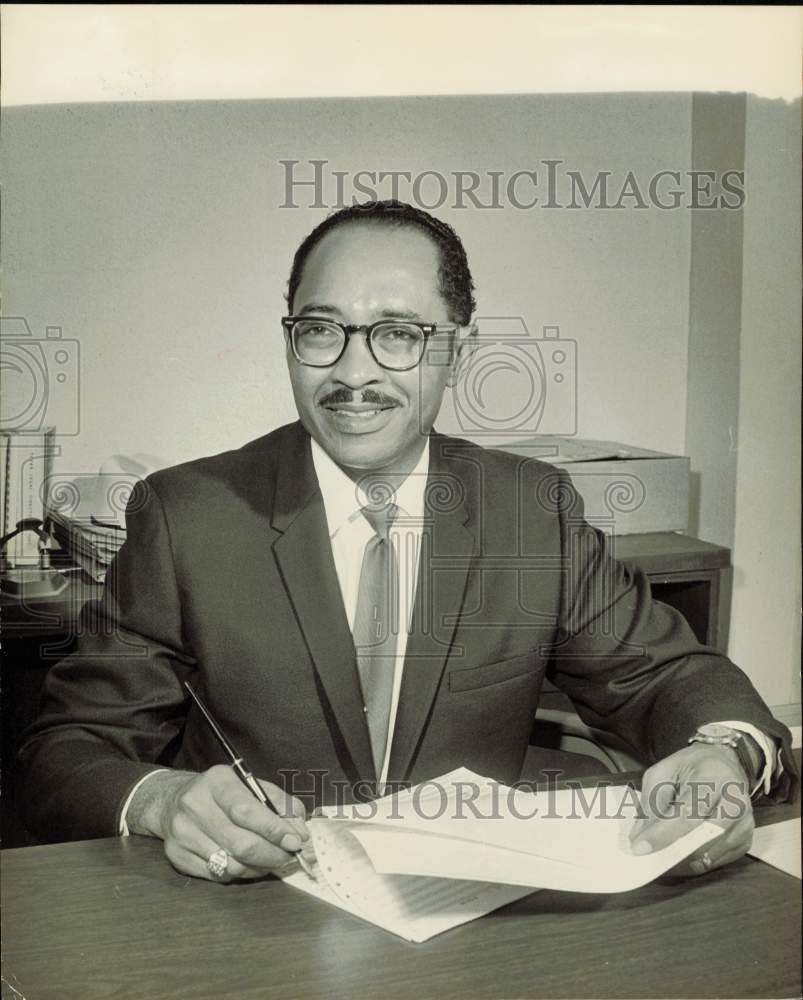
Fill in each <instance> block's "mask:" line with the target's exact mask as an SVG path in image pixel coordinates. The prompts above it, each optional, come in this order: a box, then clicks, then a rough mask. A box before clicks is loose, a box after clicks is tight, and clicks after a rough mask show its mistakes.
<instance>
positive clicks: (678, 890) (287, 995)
mask: <svg viewBox="0 0 803 1000" xmlns="http://www.w3.org/2000/svg"><path fill="white" fill-rule="evenodd" d="M795 813H798V814H799V808H797V809H796V807H794V806H782V807H765V808H760V809H757V820H758V822H759V823H764V822H768V821H774V820H778V819H783V818H788V817H790V816H791V815H794V814H795ZM1 860H2V876H3V878H2V890H3V909H2V916H3V952H4V969H3V976H4V988H3V998H4V1000H12V998H13V1000H19V997H20V996H22V997H25V998H26V1000H79V998H80V1000H95V998H101V997H104V998H109V997H120V998H125V1000H138V998H142V1000H146V998H147V1000H160V998H171V1000H176V998H179V997H186V998H192V1000H206V998H209V1000H224V998H235V997H236V998H240V1000H246V998H251V1000H271V998H275V1000H295V998H303V1000H314V998H317V997H327V998H348V1000H359V998H375V997H382V1000H394V998H402V997H405V998H407V997H414V998H430V997H437V998H438V1000H446V998H450V997H455V998H458V997H459V998H461V1000H462V998H483V1000H490V998H503V997H504V998H510V997H519V998H524V997H527V998H535V997H539V998H540V997H549V998H557V997H575V998H581V997H608V998H613V997H645V998H646V997H765V996H766V997H796V996H800V989H801V979H800V931H801V928H800V882H799V881H798V880H797V879H795V878H793V877H792V876H790V875H785V874H783V873H782V872H779V871H777V870H776V869H774V868H770V867H769V866H768V865H765V864H763V863H762V862H760V861H756V860H754V859H752V858H743V859H742V860H741V861H738V862H736V863H735V864H732V865H730V866H728V867H726V868H723V869H721V870H719V871H716V872H712V873H711V874H709V875H706V876H704V877H703V878H701V879H695V880H688V881H684V882H676V883H674V884H668V883H667V884H657V883H653V884H652V885H649V886H646V887H645V888H643V889H640V890H637V891H635V892H631V893H625V894H622V895H616V896H602V895H584V894H577V893H559V892H546V891H544V892H537V893H535V894H533V895H532V896H529V897H527V898H526V899H523V900H520V901H519V902H517V903H514V904H512V905H511V906H508V907H505V908H504V909H502V910H498V911H496V912H495V913H491V914H489V915H488V916H486V917H483V918H481V919H480V920H477V921H475V922H474V923H471V924H467V925H466V926H465V927H458V928H456V929H454V930H452V931H449V932H447V933H446V934H444V935H441V936H440V937H437V938H434V939H433V940H432V941H429V942H427V943H426V944H422V945H413V944H408V943H406V942H404V941H402V940H400V939H399V938H396V937H394V936H392V935H390V934H388V933H386V932H385V931H381V930H379V929H378V928H375V927H373V926H371V925H370V924H367V923H365V922H363V921H361V920H358V919H357V918H356V917H352V916H350V915H348V914H346V913H343V912H342V911H339V910H336V909H334V908H333V907H330V906H328V905H326V904H325V903H320V902H318V901H316V900H314V899H312V898H310V897H308V896H306V895H304V894H303V893H300V892H297V891H294V890H293V889H290V888H288V887H287V886H285V885H283V884H282V883H281V882H278V881H277V880H275V879H266V880H263V881H259V882H253V883H250V884H241V885H236V884H234V885H229V886H223V885H215V884H211V883H208V882H203V881H199V880H195V879H191V878H185V877H184V876H181V875H178V874H176V873H175V872H174V871H173V869H172V868H171V867H170V865H169V864H168V862H167V861H166V860H165V858H164V855H163V853H162V845H161V843H160V842H158V841H154V840H148V839H143V838H138V837H132V838H131V839H129V840H119V839H111V840H95V841H83V842H80V843H75V844H57V845H54V846H50V847H29V848H21V849H18V850H7V851H3V852H2V856H1Z"/></svg>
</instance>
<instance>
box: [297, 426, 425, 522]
mask: <svg viewBox="0 0 803 1000" xmlns="http://www.w3.org/2000/svg"><path fill="white" fill-rule="evenodd" d="M310 443H311V446H312V463H313V465H314V467H315V475H316V476H317V479H318V486H319V487H320V490H321V496H322V497H323V506H324V510H325V512H326V523H327V526H328V529H329V537H330V538H333V537H334V536H335V535H336V534H337V532H338V531H339V530H340V529H341V528H342V527H344V526H345V525H347V524H349V523H351V522H353V521H354V519H355V518H356V517H357V516H358V515H359V513H360V508H361V507H364V506H367V505H368V503H369V501H368V498H367V497H366V495H365V493H364V492H363V491H362V489H361V488H360V487H359V486H357V485H355V483H353V482H352V481H351V479H349V477H348V476H347V475H346V473H345V472H343V470H342V469H341V468H340V466H339V465H337V464H336V463H335V462H333V461H332V459H331V458H330V457H329V455H327V454H326V452H325V451H324V450H323V448H321V446H320V445H319V444H318V442H317V441H316V440H315V439H314V438H311V439H310ZM428 472H429V438H427V440H426V444H425V445H424V450H423V451H422V452H421V457H420V458H419V459H418V462H417V463H416V466H415V468H414V469H413V471H412V472H411V473H410V475H409V476H407V478H406V479H405V480H404V481H403V482H401V483H399V484H398V486H396V493H395V496H394V497H393V502H394V503H395V504H396V505H397V506H398V508H399V510H400V512H401V513H403V514H404V515H405V516H406V517H409V518H413V519H416V520H418V519H421V518H423V516H424V490H425V488H426V484H427V474H428Z"/></svg>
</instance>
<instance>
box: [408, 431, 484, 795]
mask: <svg viewBox="0 0 803 1000" xmlns="http://www.w3.org/2000/svg"><path fill="white" fill-rule="evenodd" d="M452 448H455V449H458V450H457V451H456V452H455V453H454V454H450V450H451V449H452ZM459 449H460V444H459V443H458V442H450V443H447V441H446V439H444V438H441V436H440V435H438V434H433V435H432V437H431V439H430V468H429V476H428V480H427V488H426V498H425V527H424V532H423V534H422V538H421V552H420V556H419V561H418V582H417V586H416V595H415V603H414V607H413V617H412V624H411V628H410V635H409V638H408V640H407V651H406V655H405V660H404V672H403V674H402V685H401V693H400V696H399V707H398V711H397V715H396V727H395V731H394V736H393V743H392V747H391V757H390V767H389V769H388V780H389V781H403V780H406V779H407V776H408V774H409V771H410V767H411V763H412V761H413V758H414V755H415V752H416V749H417V747H418V745H419V743H420V740H421V738H422V736H423V733H424V731H425V728H426V725H427V722H428V719H429V716H430V712H431V709H432V704H433V702H434V700H435V695H436V694H437V691H438V686H439V684H440V680H441V676H442V674H443V670H444V667H445V665H446V660H447V657H448V655H449V652H450V650H451V648H452V641H453V638H454V632H455V628H456V625H457V618H458V617H459V614H460V611H461V608H462V606H463V601H464V598H465V592H466V584H467V581H468V576H469V572H470V569H471V563H472V559H473V556H474V552H475V545H476V539H475V531H474V525H473V523H472V517H471V505H470V504H468V503H466V491H467V489H468V486H469V484H470V483H471V480H472V475H471V474H470V473H471V472H472V471H473V472H476V461H474V462H460V461H459V460H458V461H456V460H455V458H456V457H457V456H458V455H459ZM467 470H468V472H469V474H468V475H466V471H467Z"/></svg>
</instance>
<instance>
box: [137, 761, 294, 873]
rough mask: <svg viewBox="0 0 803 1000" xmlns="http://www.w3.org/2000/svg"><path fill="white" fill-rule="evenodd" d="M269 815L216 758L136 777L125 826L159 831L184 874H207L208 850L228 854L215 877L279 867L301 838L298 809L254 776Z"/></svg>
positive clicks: (152, 833) (154, 833) (152, 832)
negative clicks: (192, 767)
mask: <svg viewBox="0 0 803 1000" xmlns="http://www.w3.org/2000/svg"><path fill="white" fill-rule="evenodd" d="M260 785H261V786H262V788H263V789H264V791H265V793H266V794H267V796H268V798H269V799H270V800H271V802H272V803H273V805H274V806H275V807H276V809H277V810H278V812H279V813H280V815H279V816H277V815H276V814H275V813H273V812H271V811H270V810H269V809H268V808H267V807H266V806H264V805H262V803H261V802H258V801H257V800H256V799H255V798H254V796H253V795H252V794H251V792H249V791H248V789H247V788H246V787H245V785H243V783H242V782H241V781H240V779H239V778H238V777H237V775H236V774H235V773H234V771H232V769H231V768H230V767H228V766H226V765H223V764H220V765H217V766H215V767H211V768H210V769H209V770H208V771H204V772H203V773H202V774H194V773H192V772H188V771H163V772H160V773H158V774H154V775H153V776H152V777H149V778H148V780H147V781H145V782H143V784H142V785H141V786H140V788H139V789H137V792H136V794H135V796H134V798H133V799H132V800H131V804H130V805H129V808H128V815H127V817H126V821H127V823H128V828H129V830H130V831H131V832H132V833H140V834H145V835H146V836H151V837H161V839H162V840H163V841H164V845H165V854H166V855H167V857H168V858H169V860H170V862H171V864H172V865H173V867H174V868H176V869H177V870H178V871H180V872H182V873H184V874H185V875H194V876H195V877H196V878H206V879H212V875H211V874H210V872H209V869H208V868H207V866H206V862H207V859H208V858H209V856H210V854H212V853H213V852H214V851H216V850H217V849H218V848H221V847H222V848H223V850H225V851H226V852H227V853H228V854H229V862H228V867H227V869H226V873H225V874H224V875H222V876H220V877H219V878H214V879H212V880H213V881H216V882H231V881H233V880H234V879H241V878H256V877H259V876H262V875H267V874H269V873H271V872H276V871H277V870H279V869H281V868H283V867H284V866H285V865H287V864H288V863H289V862H291V861H292V860H293V856H294V854H295V853H296V852H297V851H298V850H299V849H300V848H301V845H302V843H303V842H304V841H306V840H308V839H309V832H308V830H307V827H306V824H305V822H304V819H305V816H306V810H305V809H304V806H303V804H302V803H301V802H300V801H299V800H298V799H296V798H294V797H293V796H292V795H286V794H285V793H284V792H283V791H282V790H281V789H280V788H279V787H278V786H277V785H273V784H271V783H270V782H268V781H260Z"/></svg>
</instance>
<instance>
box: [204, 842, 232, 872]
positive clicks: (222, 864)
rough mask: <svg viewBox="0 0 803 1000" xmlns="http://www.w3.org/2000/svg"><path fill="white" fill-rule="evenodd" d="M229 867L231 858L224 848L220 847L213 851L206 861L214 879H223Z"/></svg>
mask: <svg viewBox="0 0 803 1000" xmlns="http://www.w3.org/2000/svg"><path fill="white" fill-rule="evenodd" d="M228 866H229V856H228V854H227V853H226V852H225V851H224V850H223V848H222V847H218V849H217V850H216V851H213V852H212V853H211V854H210V855H209V857H208V858H207V859H206V867H207V868H208V869H209V874H210V875H211V876H212V877H213V878H221V876H223V875H225V874H226V869H227V868H228Z"/></svg>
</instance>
